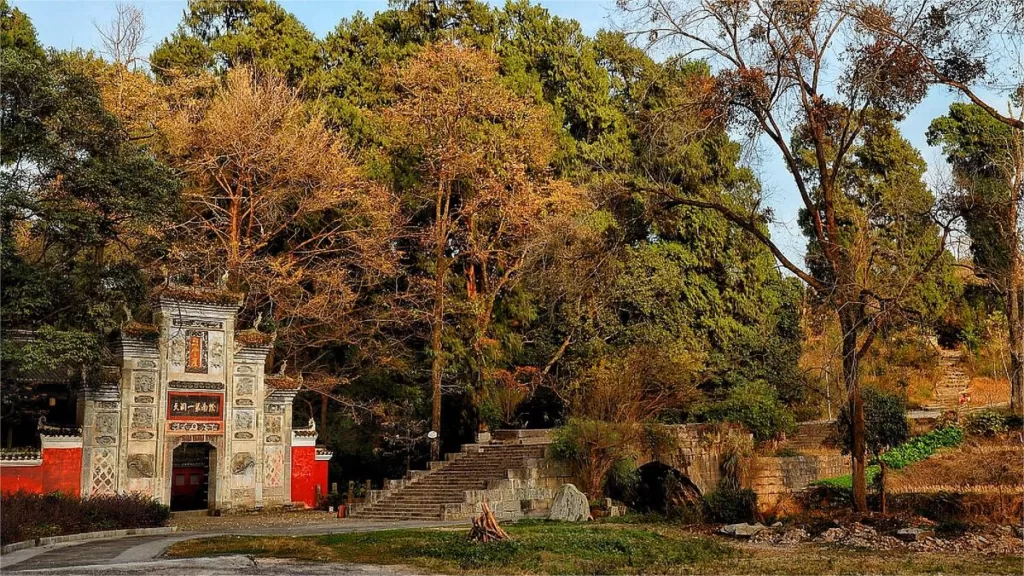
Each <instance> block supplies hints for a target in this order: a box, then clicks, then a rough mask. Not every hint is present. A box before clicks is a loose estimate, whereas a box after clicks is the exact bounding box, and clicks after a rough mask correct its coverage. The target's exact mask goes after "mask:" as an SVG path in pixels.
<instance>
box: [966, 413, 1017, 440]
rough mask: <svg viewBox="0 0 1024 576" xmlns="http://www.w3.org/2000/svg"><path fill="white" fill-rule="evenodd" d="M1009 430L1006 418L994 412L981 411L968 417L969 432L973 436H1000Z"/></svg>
mask: <svg viewBox="0 0 1024 576" xmlns="http://www.w3.org/2000/svg"><path fill="white" fill-rule="evenodd" d="M1008 429H1009V427H1008V426H1007V422H1006V417H1005V416H1003V415H1002V414H1000V413H998V412H994V411H992V410H981V411H979V412H975V413H973V414H971V415H969V416H968V417H967V432H968V433H970V434H971V435H973V436H988V437H991V436H998V435H1000V434H1003V433H1004V432H1006V431H1007V430H1008Z"/></svg>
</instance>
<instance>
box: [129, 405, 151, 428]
mask: <svg viewBox="0 0 1024 576" xmlns="http://www.w3.org/2000/svg"><path fill="white" fill-rule="evenodd" d="M132 427H134V428H152V427H153V409H152V408H136V409H134V410H133V411H132Z"/></svg>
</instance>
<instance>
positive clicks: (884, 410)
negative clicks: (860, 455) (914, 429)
mask: <svg viewBox="0 0 1024 576" xmlns="http://www.w3.org/2000/svg"><path fill="white" fill-rule="evenodd" d="M861 398H863V400H864V425H865V436H864V441H865V443H866V444H867V449H868V452H870V453H871V454H875V455H876V456H877V455H878V454H879V453H881V452H884V451H886V450H888V449H889V448H891V447H893V446H898V445H899V444H901V443H903V442H905V441H906V439H907V437H908V436H910V424H909V423H908V422H907V403H906V401H905V400H904V399H903V397H902V396H900V395H898V394H892V393H889V392H883V391H881V390H877V389H875V388H864V389H863V390H862V391H861ZM837 425H838V427H839V438H840V440H841V441H842V443H843V448H844V450H845V452H846V453H849V452H850V449H851V445H852V443H853V427H852V426H851V419H850V407H849V405H844V406H843V409H842V411H841V412H840V413H839V421H838V422H837Z"/></svg>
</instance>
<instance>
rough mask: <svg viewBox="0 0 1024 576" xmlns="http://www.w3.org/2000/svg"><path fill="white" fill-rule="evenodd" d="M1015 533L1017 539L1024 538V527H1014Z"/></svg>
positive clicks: (1017, 525)
mask: <svg viewBox="0 0 1024 576" xmlns="http://www.w3.org/2000/svg"><path fill="white" fill-rule="evenodd" d="M1013 533H1014V534H1016V535H1017V538H1024V526H1021V525H1020V524H1015V525H1014V526H1013Z"/></svg>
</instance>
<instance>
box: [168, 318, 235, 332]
mask: <svg viewBox="0 0 1024 576" xmlns="http://www.w3.org/2000/svg"><path fill="white" fill-rule="evenodd" d="M171 324H172V325H174V326H180V327H184V328H215V329H218V330H219V329H222V328H224V323H223V322H219V321H217V320H206V319H203V318H182V317H180V316H178V317H175V318H173V319H172V320H171Z"/></svg>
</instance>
